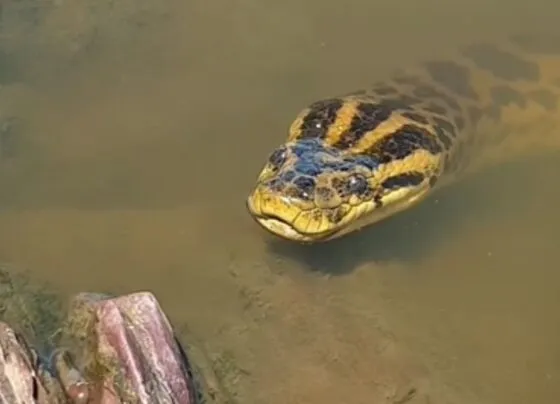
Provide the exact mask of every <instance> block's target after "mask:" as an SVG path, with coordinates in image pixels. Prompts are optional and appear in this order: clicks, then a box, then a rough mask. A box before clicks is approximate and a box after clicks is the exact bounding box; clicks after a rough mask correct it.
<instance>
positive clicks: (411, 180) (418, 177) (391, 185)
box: [381, 171, 424, 189]
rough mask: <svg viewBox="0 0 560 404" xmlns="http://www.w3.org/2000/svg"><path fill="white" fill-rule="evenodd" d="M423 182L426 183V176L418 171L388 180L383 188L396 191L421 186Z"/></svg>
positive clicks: (384, 182)
mask: <svg viewBox="0 0 560 404" xmlns="http://www.w3.org/2000/svg"><path fill="white" fill-rule="evenodd" d="M422 181H424V174H422V173H421V172H418V171H410V172H408V173H402V174H398V175H394V176H392V177H389V178H387V179H386V180H385V181H383V182H382V183H381V186H382V187H383V188H386V189H396V188H402V187H411V186H415V185H419V184H421V183H422Z"/></svg>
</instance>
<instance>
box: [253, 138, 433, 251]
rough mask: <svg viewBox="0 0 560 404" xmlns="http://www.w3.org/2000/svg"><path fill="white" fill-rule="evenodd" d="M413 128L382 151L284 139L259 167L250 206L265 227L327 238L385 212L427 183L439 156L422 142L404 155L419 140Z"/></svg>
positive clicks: (412, 198) (289, 235) (291, 236)
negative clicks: (354, 149)
mask: <svg viewBox="0 0 560 404" xmlns="http://www.w3.org/2000/svg"><path fill="white" fill-rule="evenodd" d="M405 135H406V136H405ZM416 135H418V134H416V133H404V135H403V136H404V139H401V137H402V136H401V137H397V138H396V140H395V142H394V143H390V140H387V145H386V146H384V148H383V149H382V150H381V149H380V150H381V151H380V150H373V151H371V152H369V153H361V154H360V153H356V152H350V151H349V150H344V149H342V148H337V147H334V146H332V145H329V144H326V143H325V142H323V141H321V140H320V139H315V138H303V139H297V140H294V141H290V142H287V143H286V144H284V145H282V146H280V147H278V148H277V149H276V150H274V151H273V152H272V153H271V155H270V157H269V159H268V162H267V163H266V164H265V166H264V168H263V170H262V171H261V173H260V175H259V178H258V180H257V184H256V186H255V188H254V190H253V191H252V192H251V194H250V195H249V197H248V200H247V206H248V209H249V212H250V214H251V215H252V216H253V218H255V219H256V221H257V222H258V223H259V224H260V225H261V226H263V227H264V228H265V229H267V230H268V231H270V232H271V233H273V234H275V235H277V236H280V237H283V238H285V239H288V240H294V241H300V242H316V241H326V240H330V239H333V238H336V237H340V236H342V235H343V234H347V233H349V232H352V231H354V230H357V229H359V228H361V227H364V226H366V225H369V224H372V223H374V222H377V221H380V220H382V219H384V218H386V217H389V216H391V215H392V214H394V213H396V212H398V211H401V210H403V209H405V208H407V207H408V206H410V205H411V204H413V203H416V202H417V201H418V200H420V199H421V198H422V197H423V196H424V195H426V193H427V191H428V190H429V189H430V187H431V182H430V181H431V180H430V175H431V173H432V172H433V171H434V167H436V166H437V164H438V158H439V157H437V156H433V155H432V154H430V153H429V152H428V151H426V150H424V149H422V148H421V147H420V145H419V146H418V150H416V149H414V150H415V151H414V154H411V155H407V156H406V158H404V157H402V155H404V151H407V150H408V149H411V148H413V147H416V143H420V140H418V139H422V138H420V137H419V136H420V135H418V136H416ZM415 136H416V137H415ZM397 141H400V142H401V143H402V144H399V143H397ZM415 142H416V143H415ZM407 148H408V149H407ZM403 150H404V151H403ZM411 167H412V168H411ZM414 167H419V168H420V171H415V170H414V169H413V168H414Z"/></svg>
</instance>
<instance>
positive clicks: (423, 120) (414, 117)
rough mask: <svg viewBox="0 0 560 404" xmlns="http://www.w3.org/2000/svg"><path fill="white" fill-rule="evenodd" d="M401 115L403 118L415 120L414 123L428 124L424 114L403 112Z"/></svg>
mask: <svg viewBox="0 0 560 404" xmlns="http://www.w3.org/2000/svg"><path fill="white" fill-rule="evenodd" d="M402 116H404V117H405V118H408V119H411V120H413V121H415V122H416V123H420V124H424V125H427V124H428V118H426V117H425V116H424V115H422V114H418V113H416V112H403V113H402Z"/></svg>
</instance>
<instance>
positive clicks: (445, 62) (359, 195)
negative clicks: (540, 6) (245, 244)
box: [247, 35, 560, 243]
mask: <svg viewBox="0 0 560 404" xmlns="http://www.w3.org/2000/svg"><path fill="white" fill-rule="evenodd" d="M558 39H560V38H558ZM559 102H560V40H556V39H555V38H554V37H549V36H546V35H515V36H510V37H508V38H507V40H504V41H502V42H500V43H499V45H496V44H493V43H475V44H472V45H469V46H465V47H462V48H460V49H459V50H458V51H457V52H456V54H455V55H453V56H452V57H450V58H448V59H441V60H431V61H426V62H424V63H422V64H419V65H418V66H417V67H416V68H413V69H410V70H399V71H396V72H395V73H394V75H393V76H392V77H391V78H389V79H388V80H385V81H380V82H378V83H377V84H374V85H373V86H372V87H371V88H369V89H367V90H364V91H358V92H354V93H350V94H346V95H343V96H340V97H333V98H327V99H323V100H320V101H316V102H314V103H312V104H310V105H309V106H308V107H307V108H305V109H303V110H302V111H301V112H300V113H299V115H297V117H296V118H295V120H294V121H293V123H292V124H291V126H290V129H289V136H288V139H287V140H286V141H285V142H284V143H283V144H281V145H280V146H279V147H277V148H276V149H275V150H273V151H272V153H271V154H270V156H269V158H268V161H267V162H266V163H265V165H264V168H263V169H262V171H261V172H260V174H259V176H258V180H257V183H256V185H255V187H254V189H253V190H252V192H251V193H250V195H249V197H248V199H247V206H248V210H249V212H250V214H251V216H253V217H254V218H255V219H256V221H257V222H258V223H259V224H260V225H262V226H263V227H264V228H265V229H267V230H268V231H270V232H271V233H273V234H275V235H277V236H281V237H283V238H285V239H288V240H293V241H299V242H304V243H311V242H319V241H325V240H330V239H334V238H337V237H340V236H342V235H344V234H347V233H350V232H352V231H355V230H357V229H360V228H363V227H364V226H368V225H371V224H373V223H375V222H378V221H379V220H382V219H385V218H387V217H390V216H392V215H394V214H395V213H398V212H401V211H403V210H405V209H408V208H409V207H411V206H413V205H415V204H417V203H418V202H420V201H422V200H424V199H425V198H426V196H427V195H430V194H431V193H432V191H433V190H435V189H438V188H440V187H441V186H443V185H445V184H449V183H450V182H452V180H454V179H457V178H458V177H459V176H460V175H464V174H465V173H467V172H468V171H470V170H472V169H474V168H475V167H479V166H481V164H482V163H483V162H484V163H486V162H490V161H494V160H493V158H494V157H496V155H497V154H502V155H504V154H505V155H507V156H508V157H511V156H514V155H517V154H519V153H527V152H529V151H533V150H537V149H538V148H535V147H534V146H535V145H539V146H540V147H541V148H543V147H545V148H549V149H550V148H552V147H556V148H557V147H559V146H560V131H558V130H557V131H556V132H559V133H556V132H555V131H554V128H556V129H559V128H560V127H559V126H558V124H559V123H560V122H558V121H559V120H560V111H559V106H560V103H559ZM496 146H497V147H496ZM497 150H499V152H498V151H497ZM505 150H507V152H505Z"/></svg>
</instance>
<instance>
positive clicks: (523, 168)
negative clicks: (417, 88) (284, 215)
mask: <svg viewBox="0 0 560 404" xmlns="http://www.w3.org/2000/svg"><path fill="white" fill-rule="evenodd" d="M109 3H111V4H113V6H112V7H113V8H111V7H109V5H108V4H109ZM182 3H183V2H177V4H173V3H171V2H168V3H167V4H166V5H165V6H163V5H162V4H163V3H157V4H156V3H153V4H152V3H151V2H150V1H148V0H146V1H143V2H141V3H140V5H139V3H134V5H135V7H134V8H131V7H132V4H131V3H129V2H127V1H125V0H120V1H118V2H108V3H107V4H105V3H103V2H98V3H96V4H98V6H97V7H92V6H91V4H92V3H91V2H89V1H88V0H83V1H81V2H65V1H59V2H53V3H52V4H51V3H49V2H45V7H46V9H40V10H35V12H34V13H32V14H33V15H29V14H25V13H23V14H22V13H20V12H16V11H17V10H16V11H14V9H13V8H10V7H6V6H5V7H4V8H3V26H2V30H3V31H2V39H3V41H4V43H3V45H2V46H3V48H5V49H3V52H4V53H5V55H4V54H2V55H1V56H2V61H4V59H6V61H5V63H4V64H3V65H4V66H5V68H4V70H5V72H6V74H5V75H3V76H2V80H3V82H4V83H5V84H6V85H5V86H4V87H3V88H2V89H1V91H2V94H1V95H0V103H1V106H2V111H0V112H1V114H0V115H1V117H9V116H12V115H17V116H18V117H20V118H21V120H22V122H21V126H18V127H17V133H18V134H19V137H18V138H17V142H16V143H15V144H12V146H13V153H12V154H11V155H10V158H5V159H4V160H3V161H2V162H1V163H0V164H1V166H2V167H0V168H1V169H2V170H1V172H0V186H1V188H2V190H3V192H2V193H1V195H0V202H1V206H2V214H1V215H0V260H1V261H6V262H10V263H11V264H13V265H15V266H18V267H22V268H29V269H30V270H31V271H33V272H34V274H35V276H36V277H37V278H38V279H41V280H49V281H50V282H52V283H54V284H55V285H56V286H58V287H60V288H61V289H62V290H64V291H65V292H66V293H67V294H69V295H70V294H73V293H75V292H78V291H83V290H99V291H105V290H109V291H113V292H124V291H130V290H137V289H146V288H149V289H151V290H152V291H153V292H154V293H155V294H156V295H158V297H159V298H160V299H161V302H162V304H163V306H164V307H165V308H166V310H168V312H169V315H170V316H171V317H172V318H173V319H174V320H175V322H176V323H177V324H178V325H180V327H182V324H188V327H189V329H190V330H194V332H195V333H197V334H198V335H199V336H200V338H201V339H203V340H204V341H205V343H206V345H207V346H206V348H207V349H208V350H209V351H210V352H211V353H212V358H213V360H214V366H215V367H216V370H217V373H218V375H219V376H220V377H221V378H222V379H223V381H224V383H225V384H226V386H228V387H229V388H230V389H231V390H232V391H233V392H234V393H235V394H236V395H237V397H238V399H239V401H240V402H247V403H267V404H274V403H286V402H289V403H310V404H314V403H325V404H327V403H349V402H352V403H356V404H360V403H367V404H371V403H372V402H376V403H377V402H379V403H404V402H410V403H414V402H419V403H425V402H430V403H444V402H445V403H508V404H516V403H527V402H555V401H557V397H558V396H559V395H560V387H559V386H560V384H559V383H558V379H559V378H560V350H559V347H558V343H557V341H558V337H559V334H560V323H559V322H558V321H557V320H556V319H557V315H556V313H557V311H558V309H559V307H560V305H559V303H560V302H559V300H560V298H559V297H558V296H559V295H558V293H557V290H556V286H555V285H556V284H557V283H558V280H559V278H558V277H559V276H560V275H558V273H559V272H558V271H557V270H556V265H555V264H556V261H557V260H558V259H559V258H560V256H559V255H558V251H557V248H556V238H557V237H556V233H557V229H558V227H559V226H560V217H559V216H558V215H557V213H556V212H557V209H556V207H557V205H558V203H560V194H559V193H558V192H557V187H551V186H550V184H555V179H556V178H555V175H554V173H555V172H558V170H559V169H560V166H559V165H558V163H557V162H556V160H557V159H556V155H552V156H544V157H543V158H539V159H532V160H530V161H526V162H518V163H514V164H508V165H505V166H501V167H498V168H496V169H494V170H490V171H488V172H484V173H482V174H479V175H476V176H474V177H473V178H469V179H466V180H465V181H463V182H461V183H457V184H455V185H454V186H452V187H450V188H449V189H446V190H444V191H442V192H441V193H440V194H438V195H436V196H434V197H433V198H432V199H431V200H429V201H427V202H426V203H425V204H423V205H421V206H419V207H418V208H416V209H414V210H413V211H410V212H407V213H405V214H403V215H402V216H401V217H397V218H395V219H394V220H390V221H387V222H386V223H381V224H380V225H379V226H376V227H375V228H373V229H371V230H367V231H364V232H363V233H361V234H358V235H355V236H350V237H348V238H346V239H341V240H339V241H336V242H333V243H330V244H329V245H328V246H327V245H323V246H312V247H305V248H304V247H300V246H294V245H291V244H286V243H282V242H280V241H278V240H273V239H271V238H270V237H269V236H268V235H266V234H264V233H263V232H262V231H261V230H260V228H258V227H257V225H256V224H254V223H252V221H251V219H250V218H249V216H248V215H247V214H246V212H245V207H244V201H245V196H246V194H247V192H248V190H249V189H250V187H251V185H252V182H253V180H254V176H255V175H256V173H257V171H258V170H259V169H260V165H261V164H262V161H263V160H264V158H265V156H266V154H267V153H268V151H269V150H270V149H271V148H272V147H273V146H275V145H276V144H277V143H279V142H281V141H282V140H283V139H284V137H285V132H286V128H287V125H288V124H289V122H290V120H291V119H292V118H293V116H294V114H295V113H296V112H297V111H298V110H299V108H301V107H302V106H303V105H305V104H306V103H307V102H309V101H311V100H312V99H315V98H317V97H323V96H328V95H332V94H336V93H338V92H347V91H352V90H354V89H357V88H360V87H362V86H364V85H367V84H369V83H370V82H371V81H373V80H375V79H379V78H380V77H382V76H383V75H384V74H386V73H387V72H388V71H389V70H390V69H393V68H395V67H399V66H401V65H406V64H411V63H415V62H416V61H418V60H420V59H421V58H425V57H427V55H435V54H437V53H438V52H439V51H440V50H442V49H447V48H450V47H454V46H457V45H458V44H460V43H464V42H465V41H471V40H475V39H478V38H491V37H492V36H493V35H499V34H502V33H510V32H517V31H518V30H519V27H520V26H523V29H524V30H528V31H530V30H531V29H537V27H542V26H545V25H547V24H548V23H550V24H549V25H550V26H552V27H553V25H552V24H553V23H554V22H555V21H552V19H553V16H554V15H555V13H554V11H558V10H557V8H558V6H557V5H556V4H555V3H552V2H550V1H546V0H542V1H541V2H540V3H536V4H535V3H532V7H531V9H530V10H529V11H527V10H526V9H525V5H526V3H523V4H521V3H522V2H518V3H519V6H517V5H516V3H511V2H508V3H506V2H504V1H497V2H494V3H492V5H491V6H489V5H488V3H487V2H474V3H473V2H469V3H467V2H465V1H461V2H445V3H442V2H436V1H435V0H432V1H431V2H428V3H426V2H422V3H418V4H417V5H415V4H416V3H414V4H412V3H411V4H409V5H408V4H407V5H406V7H403V4H402V3H398V4H397V3H394V2H383V1H381V0H380V1H379V2H375V3H373V2H360V1H358V0H355V1H353V2H351V3H350V4H346V3H344V4H342V3H340V4H337V3H332V4H329V5H327V6H325V5H324V3H320V4H321V5H322V7H321V8H319V7H318V6H317V5H318V4H319V3H315V2H314V1H308V2H307V3H299V2H298V3H295V2H287V3H277V2H276V3H274V2H268V3H267V2H251V1H245V2H241V1H239V2H233V3H232V2H229V3H227V4H226V3H224V4H220V2H214V3H212V4H210V3H207V2H202V1H198V2H197V1H194V2H189V4H188V5H182ZM440 3H441V4H440ZM6 4H7V5H9V4H11V3H9V2H7V3H6ZM19 4H20V5H21V4H24V5H25V4H27V3H25V2H21V3H19ZM420 4H422V6H419V5H420ZM49 7H50V8H49ZM53 10H54V11H53ZM109 10H110V11H109ZM106 15H110V16H111V17H110V18H105V16H106ZM467 16H468V17H470V18H466V17H467ZM102 17H103V18H102ZM24 22H26V23H27V24H29V26H31V27H34V29H33V30H29V29H24V28H25V25H18V24H24ZM23 32H25V34H24V33H23ZM40 34H41V35H43V36H42V38H43V39H42V40H39V39H38V38H39V37H41V35H40ZM8 72H9V74H8ZM14 72H15V73H14ZM414 390H415V391H416V393H415V394H414V393H411V392H412V391H414ZM426 394H429V396H430V399H429V401H426V400H427V399H425V395H426ZM407 400H408V401H407Z"/></svg>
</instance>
